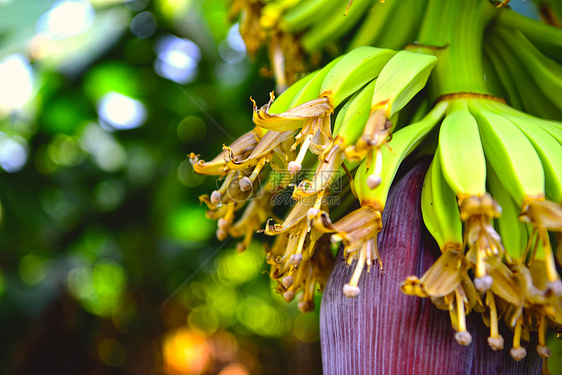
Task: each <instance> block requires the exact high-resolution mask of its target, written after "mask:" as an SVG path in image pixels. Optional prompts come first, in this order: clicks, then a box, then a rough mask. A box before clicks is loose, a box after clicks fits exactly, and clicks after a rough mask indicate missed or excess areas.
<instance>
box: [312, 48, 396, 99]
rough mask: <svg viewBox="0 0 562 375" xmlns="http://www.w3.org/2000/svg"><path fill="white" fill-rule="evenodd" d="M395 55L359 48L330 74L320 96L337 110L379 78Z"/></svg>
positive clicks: (379, 50) (344, 58)
mask: <svg viewBox="0 0 562 375" xmlns="http://www.w3.org/2000/svg"><path fill="white" fill-rule="evenodd" d="M395 54H396V52H395V51H392V50H389V49H381V48H375V47H359V48H356V49H354V50H353V51H351V52H348V53H347V54H345V55H344V56H343V57H342V58H341V60H339V61H338V62H337V64H336V65H334V67H333V68H332V69H331V70H330V72H329V73H328V75H327V77H326V79H325V80H324V83H323V85H322V88H321V93H320V96H323V97H327V98H328V99H329V101H330V104H331V105H332V108H336V107H337V106H338V105H339V104H340V103H342V102H343V100H344V99H346V98H347V97H348V96H350V95H351V94H353V93H354V92H356V91H357V90H359V89H360V88H361V87H363V86H364V85H365V84H366V83H368V82H370V81H372V80H373V79H375V78H377V76H378V75H379V74H380V72H381V70H382V69H383V67H384V66H385V65H386V64H387V63H388V61H389V60H390V59H391V58H392V56H394V55H395Z"/></svg>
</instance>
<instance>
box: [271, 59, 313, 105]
mask: <svg viewBox="0 0 562 375" xmlns="http://www.w3.org/2000/svg"><path fill="white" fill-rule="evenodd" d="M320 71H321V69H320V70H317V71H315V72H312V73H310V74H307V75H306V76H304V77H303V78H301V79H299V80H298V81H297V82H295V83H293V84H292V85H291V86H290V87H289V88H288V89H287V90H285V91H283V93H282V94H281V95H279V96H278V97H277V98H275V101H274V102H273V103H272V104H271V107H269V112H270V113H281V112H285V111H286V110H288V109H289V108H291V103H293V101H294V99H295V96H296V95H297V94H298V93H299V92H300V91H301V89H302V88H303V87H305V86H306V85H307V84H308V83H309V82H310V81H311V80H312V79H313V78H314V77H315V76H317V75H318V74H319V73H320Z"/></svg>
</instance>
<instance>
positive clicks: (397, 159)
mask: <svg viewBox="0 0 562 375" xmlns="http://www.w3.org/2000/svg"><path fill="white" fill-rule="evenodd" d="M448 105H449V104H448V103H446V102H441V103H438V104H437V105H436V106H435V108H433V109H432V110H431V112H429V113H428V114H427V115H426V116H425V117H424V118H423V120H421V121H419V122H417V123H415V124H412V125H409V126H406V127H405V128H403V129H401V130H400V131H398V132H396V133H394V135H393V137H392V141H391V142H390V143H389V147H391V148H392V150H391V149H390V148H389V147H382V148H378V149H377V150H375V151H373V153H374V154H375V155H374V159H375V163H376V159H377V158H382V159H384V161H385V162H384V164H383V165H382V166H381V167H380V169H381V171H380V176H381V183H380V185H379V186H378V187H377V188H376V189H371V188H370V187H369V186H368V178H369V173H368V172H369V171H368V169H367V160H365V161H364V162H363V163H361V165H360V166H359V168H358V170H357V173H356V175H355V181H354V183H355V191H356V193H357V198H358V199H359V201H360V202H361V205H367V206H370V207H372V208H374V209H376V210H379V211H382V210H383V209H384V206H385V204H386V198H387V195H388V191H389V189H390V185H391V184H392V181H393V180H394V176H395V175H396V172H397V170H398V167H399V166H400V163H401V162H402V161H403V160H404V158H405V157H406V156H407V155H408V154H409V153H410V152H411V151H412V150H413V149H414V148H415V147H416V146H417V145H418V144H419V143H420V141H421V140H422V139H423V137H424V136H425V135H427V133H429V131H430V130H431V129H433V127H435V125H437V123H439V121H440V120H441V119H442V118H443V116H444V115H445V112H446V111H447V107H448ZM377 154H378V155H377Z"/></svg>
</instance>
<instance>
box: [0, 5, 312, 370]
mask: <svg viewBox="0 0 562 375" xmlns="http://www.w3.org/2000/svg"><path fill="white" fill-rule="evenodd" d="M68 3H73V4H71V7H68ZM226 4H227V1H226V0H212V1H211V0H205V1H203V0H154V1H149V0H134V1H117V0H90V1H86V0H76V1H74V0H72V1H62V0H61V1H58V2H55V1H51V0H49V1H46V0H0V72H1V71H2V69H4V71H5V72H8V75H7V77H10V80H12V81H11V83H10V82H7V83H6V82H4V83H3V84H2V85H3V86H4V88H2V89H0V167H1V168H0V330H1V331H2V338H1V339H0V348H1V352H0V355H1V357H0V363H2V365H1V367H2V370H3V371H2V372H3V373H12V374H26V373H47V372H49V373H84V374H87V373H95V374H105V373H127V374H135V373H143V374H145V373H151V372H154V373H173V374H176V373H219V372H220V371H221V369H223V368H226V367H227V366H230V367H228V368H238V369H242V370H244V371H247V373H267V374H274V373H287V372H291V373H307V374H309V373H318V372H319V371H320V370H319V368H320V357H319V348H318V337H319V334H318V315H317V314H318V312H315V313H311V314H309V315H306V316H303V315H301V314H300V313H299V312H298V311H297V309H296V306H295V305H296V303H293V304H290V305H288V304H286V303H285V302H284V301H283V300H282V298H281V297H280V296H278V295H276V294H275V293H274V292H273V285H272V284H271V281H270V280H269V278H268V277H267V275H265V274H264V273H263V272H264V271H265V270H266V269H267V268H266V265H265V262H264V261H263V259H264V250H263V248H262V247H261V245H258V244H257V243H256V244H252V245H251V246H250V248H249V249H248V250H247V251H246V252H245V253H242V254H238V253H237V252H236V250H235V243H234V242H233V241H230V242H227V243H226V245H225V246H224V247H221V248H219V246H220V243H219V242H218V241H217V240H216V239H215V238H214V232H215V226H214V223H213V222H212V221H210V220H206V219H205V218H204V214H205V209H204V207H203V206H201V205H199V201H198V199H197V197H198V195H201V194H204V193H208V192H210V191H212V190H213V189H214V188H215V184H216V182H215V181H214V180H213V179H209V178H205V177H203V176H199V175H196V174H194V173H193V171H192V168H191V165H190V164H189V162H188V161H187V158H186V154H187V153H188V152H195V153H199V154H201V155H202V156H203V157H204V158H211V157H214V155H215V154H216V153H217V151H218V150H220V148H221V145H222V144H223V143H228V142H230V141H232V139H234V138H235V137H236V136H237V135H239V134H241V133H242V132H244V131H246V130H247V129H249V128H250V127H251V103H250V101H249V96H250V95H252V96H253V97H254V98H255V99H256V100H257V101H258V102H265V101H266V100H267V95H268V92H269V91H270V90H271V89H272V87H273V81H272V80H270V79H265V78H262V77H260V75H259V74H258V71H259V70H260V68H262V67H263V65H264V64H265V59H260V58H259V57H258V58H257V60H256V61H250V60H249V59H248V58H247V57H246V56H245V55H244V51H243V50H241V49H240V40H239V37H238V36H237V29H236V27H234V28H231V24H230V23H229V21H228V17H227V6H226ZM61 6H66V7H67V8H64V9H66V11H67V13H66V15H65V14H63V16H61V15H60V14H59V13H60V9H61ZM72 6H74V8H72ZM57 7H59V8H58V10H57ZM77 7H78V8H77ZM79 7H82V8H79ZM56 11H59V13H56ZM73 12H74V13H73ZM49 17H51V18H49ZM57 17H59V18H57ZM61 17H62V18H61ZM53 20H55V21H56V22H55V21H53ZM61 20H62V21H61ZM65 22H66V23H65ZM80 22H82V23H80ZM67 23H68V24H67ZM80 27H82V28H80ZM65 33H66V34H65ZM73 33H74V34H73ZM237 38H238V39H237ZM172 42H173V43H176V45H177V46H179V47H180V49H179V50H170V48H171V47H170V46H171V45H172V46H173V43H172ZM193 45H195V46H196V49H195V50H194V51H196V52H193V51H191V50H189V48H192V47H193ZM166 48H168V50H167V49H166ZM181 48H184V49H183V50H182V49H181ZM185 48H187V49H185ZM197 50H198V51H199V55H198V56H199V57H197ZM186 51H191V53H195V55H189V53H188V52H186ZM182 53H183V55H182ZM186 56H187V57H186ZM6 61H8V62H10V61H14V63H13V64H12V63H10V64H12V65H10V64H4V65H2V64H3V63H5V62H6ZM18 64H19V65H18ZM174 64H175V65H174ZM14 67H15V68H14ZM9 69H12V70H9ZM18 69H19V70H18ZM189 71H191V77H187V78H186V77H185V74H186V72H189ZM22 72H23V73H22ZM26 72H27V73H26ZM1 74H2V73H0V76H1ZM18 74H19V75H18ZM26 74H27V75H26ZM22 77H23V78H22ZM26 77H27V78H29V77H31V78H30V79H28V80H27V81H25V79H26ZM178 77H179V78H178ZM182 77H183V78H182ZM20 78H21V79H20ZM171 78H175V80H176V82H175V81H174V80H172V79H171ZM18 79H20V81H18ZM22 80H23V81H22ZM21 82H23V84H22V83H21ZM25 82H28V84H29V83H30V86H29V87H30V90H28V91H24V88H25V87H26V86H25ZM10 84H13V86H12V87H10ZM2 93H4V96H2V95H3V94H2ZM20 94H21V95H20ZM18 95H19V96H18ZM20 96H21V97H22V98H24V99H25V100H20V101H17V100H15V99H18V98H19V97H20ZM2 100H4V102H2ZM3 104H4V105H3ZM139 108H140V109H139ZM143 111H144V112H143ZM143 113H144V117H143V116H142V115H143ZM133 114H134V115H135V116H137V115H138V116H140V117H138V116H137V117H135V116H133ZM139 114H140V115H139ZM139 118H140V120H139ZM133 120H134V121H137V120H138V121H137V123H134V122H131V121H133ZM217 249H219V250H218V251H217ZM317 306H319V303H317ZM199 338H201V340H199ZM182 340H183V341H182ZM198 340H199V341H198ZM178 345H179V346H178ZM167 348H168V349H169V348H173V349H170V350H171V351H170V350H168V349H167ZM170 353H171V354H170ZM181 353H183V354H181ZM186 353H187V354H186ZM189 353H192V354H193V355H192V356H190V355H189ZM196 353H199V354H200V355H198V356H196V355H195V354H196ZM201 353H203V354H201ZM204 353H206V354H204ZM181 355H183V356H184V357H182V356H181ZM177 356H179V357H177ZM185 356H187V357H185ZM194 357H198V358H199V359H200V360H201V361H202V362H201V363H199V365H200V366H199V367H197V366H196V364H195V362H194V364H193V366H192V367H189V366H190V365H189V363H190V362H189V361H190V360H194V359H193V358H194ZM178 358H179V359H178ZM190 358H191V359H190ZM174 361H176V362H174ZM178 361H179V362H178ZM182 361H183V362H182ZM186 361H187V362H186ZM194 361H195V360H194ZM177 363H183V366H184V367H181V366H180V367H178V366H176V365H177ZM186 363H187V364H186ZM174 366H175V367H174ZM232 366H234V367H232ZM236 366H238V367H236ZM0 371H1V370H0Z"/></svg>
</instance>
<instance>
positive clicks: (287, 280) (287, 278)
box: [282, 275, 293, 289]
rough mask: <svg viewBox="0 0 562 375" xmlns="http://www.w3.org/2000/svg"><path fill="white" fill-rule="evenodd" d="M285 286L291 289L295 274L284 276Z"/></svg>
mask: <svg viewBox="0 0 562 375" xmlns="http://www.w3.org/2000/svg"><path fill="white" fill-rule="evenodd" d="M282 283H283V286H284V287H285V289H289V288H290V287H291V285H293V276H291V275H289V276H285V277H284V278H283V281H282Z"/></svg>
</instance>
